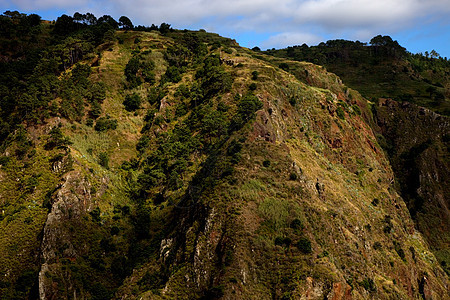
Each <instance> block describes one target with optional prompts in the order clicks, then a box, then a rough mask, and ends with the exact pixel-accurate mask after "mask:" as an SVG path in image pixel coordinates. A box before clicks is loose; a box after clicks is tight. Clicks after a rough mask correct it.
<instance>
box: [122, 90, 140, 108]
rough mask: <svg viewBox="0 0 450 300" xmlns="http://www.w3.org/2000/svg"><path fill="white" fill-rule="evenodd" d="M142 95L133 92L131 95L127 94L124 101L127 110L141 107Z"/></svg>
mask: <svg viewBox="0 0 450 300" xmlns="http://www.w3.org/2000/svg"><path fill="white" fill-rule="evenodd" d="M141 102H142V100H141V97H140V96H139V95H138V94H136V93H133V94H131V95H126V97H125V100H124V101H123V105H124V106H125V110H126V111H130V112H131V111H135V110H137V109H139V108H140V107H141Z"/></svg>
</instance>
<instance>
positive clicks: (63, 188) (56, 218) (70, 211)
mask: <svg viewBox="0 0 450 300" xmlns="http://www.w3.org/2000/svg"><path fill="white" fill-rule="evenodd" d="M90 190H91V187H90V184H89V182H87V181H85V179H84V178H83V177H82V176H81V174H80V173H79V172H76V171H71V172H69V173H66V174H65V175H64V177H63V179H62V183H61V184H60V186H59V188H58V190H57V192H56V194H55V195H54V197H53V203H52V208H51V211H50V213H49V214H48V216H47V221H46V222H45V227H44V235H43V240H42V245H41V256H42V266H41V270H40V272H39V297H40V298H41V299H61V296H62V295H61V289H66V291H65V293H64V294H65V296H66V297H70V295H73V298H74V299H77V298H82V297H80V295H78V297H77V291H79V287H76V286H74V284H73V282H72V279H71V278H70V277H67V272H65V271H64V269H63V268H62V265H61V259H63V258H64V259H69V260H75V259H76V258H77V257H78V256H79V255H80V253H79V252H78V251H79V250H80V249H76V247H75V246H74V245H73V232H71V226H74V225H75V226H76V223H77V222H76V221H77V220H79V219H81V218H82V217H83V216H85V215H86V213H87V212H88V211H89V210H90V209H91V205H92V202H91V194H90ZM54 278H64V281H63V282H58V281H55V280H54Z"/></svg>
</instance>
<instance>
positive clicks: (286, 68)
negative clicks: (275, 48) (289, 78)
mask: <svg viewBox="0 0 450 300" xmlns="http://www.w3.org/2000/svg"><path fill="white" fill-rule="evenodd" d="M279 67H280V69H282V70H285V71H289V65H288V64H287V63H281V64H280V65H279Z"/></svg>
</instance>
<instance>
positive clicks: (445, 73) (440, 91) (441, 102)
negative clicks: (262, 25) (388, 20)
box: [265, 36, 450, 115]
mask: <svg viewBox="0 0 450 300" xmlns="http://www.w3.org/2000/svg"><path fill="white" fill-rule="evenodd" d="M265 53H267V54H270V55H273V56H276V57H284V58H288V59H292V60H297V61H309V62H313V63H316V64H319V65H323V66H325V67H326V68H327V69H328V70H329V71H331V72H333V73H335V74H337V75H338V76H339V77H340V78H342V80H343V81H344V83H345V84H346V85H348V86H349V87H351V88H354V89H356V90H358V91H359V92H360V93H361V94H362V95H363V96H364V97H366V98H367V99H377V98H393V99H395V100H398V101H408V102H411V103H415V104H417V105H420V106H424V107H427V108H429V109H432V110H434V111H436V112H438V113H440V114H444V115H448V114H449V113H450V77H449V76H450V71H449V70H450V62H449V61H448V59H447V58H442V57H440V56H439V54H437V53H435V52H434V51H432V54H429V53H426V54H425V55H424V54H412V53H409V52H407V51H406V50H405V49H404V48H403V47H401V46H400V45H399V44H398V43H397V42H396V41H392V39H391V38H390V37H388V36H384V37H381V36H377V37H374V38H373V39H372V40H371V44H370V45H367V44H365V43H360V42H358V41H357V42H352V41H345V40H332V41H328V42H326V43H320V44H319V45H318V46H311V47H308V46H307V45H302V46H293V47H288V48H286V49H280V50H275V49H272V50H267V51H266V52H265ZM288 66H289V64H288Z"/></svg>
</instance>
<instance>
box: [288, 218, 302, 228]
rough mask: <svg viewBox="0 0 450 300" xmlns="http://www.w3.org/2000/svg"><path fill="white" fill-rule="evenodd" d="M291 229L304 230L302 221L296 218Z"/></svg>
mask: <svg viewBox="0 0 450 300" xmlns="http://www.w3.org/2000/svg"><path fill="white" fill-rule="evenodd" d="M290 227H291V228H292V229H295V230H299V229H303V224H302V221H300V219H297V218H295V219H294V220H292V222H291V225H290Z"/></svg>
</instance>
